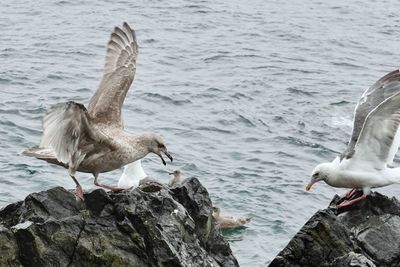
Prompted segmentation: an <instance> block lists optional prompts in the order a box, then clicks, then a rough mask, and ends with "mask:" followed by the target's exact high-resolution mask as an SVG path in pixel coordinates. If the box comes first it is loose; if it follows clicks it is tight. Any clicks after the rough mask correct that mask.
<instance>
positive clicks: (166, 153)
mask: <svg viewBox="0 0 400 267" xmlns="http://www.w3.org/2000/svg"><path fill="white" fill-rule="evenodd" d="M162 152H163V153H164V154H165V156H167V157H168V158H169V160H170V161H171V162H172V160H173V158H172V156H171V155H170V154H169V153H168V151H166V150H165V151H162ZM158 156H159V157H160V159H161V161H162V163H163V164H164V166H165V165H167V163H166V162H165V160H164V158H163V157H162V155H161V153H160V154H158Z"/></svg>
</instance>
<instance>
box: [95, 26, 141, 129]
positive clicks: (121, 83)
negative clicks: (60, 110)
mask: <svg viewBox="0 0 400 267" xmlns="http://www.w3.org/2000/svg"><path fill="white" fill-rule="evenodd" d="M137 55H138V45H137V42H136V36H135V32H134V31H133V30H132V29H131V28H130V27H129V25H128V24H127V23H126V22H125V23H124V24H123V26H122V27H121V28H119V27H115V29H114V31H113V32H112V34H111V37H110V40H109V42H108V45H107V54H106V62H105V65H104V73H103V79H102V81H101V83H100V85H99V87H98V89H97V91H96V93H95V95H94V96H93V97H92V99H91V100H90V103H89V106H88V111H89V114H90V116H91V118H92V119H93V121H94V122H100V123H105V124H108V125H110V124H113V125H117V126H119V127H122V120H121V109H122V105H123V103H124V99H125V96H126V94H127V92H128V90H129V87H130V86H131V84H132V81H133V78H134V76H135V71H136V58H137Z"/></svg>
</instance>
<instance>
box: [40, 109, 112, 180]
mask: <svg viewBox="0 0 400 267" xmlns="http://www.w3.org/2000/svg"><path fill="white" fill-rule="evenodd" d="M100 143H101V144H103V146H110V147H111V144H110V143H109V141H108V139H107V138H106V137H105V136H104V135H103V134H101V132H99V130H97V129H96V128H94V127H93V126H92V125H91V123H90V121H89V115H88V112H87V110H86V108H85V107H84V106H83V105H82V104H78V103H75V102H72V101H70V102H67V103H61V104H57V105H55V106H53V107H51V108H50V109H49V110H48V112H47V113H46V115H45V116H44V118H43V135H42V140H41V142H40V147H42V148H50V149H52V150H53V151H54V152H55V155H56V157H57V160H58V161H59V162H61V163H63V164H64V165H66V166H68V167H69V171H70V174H71V175H74V172H75V171H76V170H77V169H78V167H79V164H80V163H81V162H82V160H83V159H84V158H85V156H86V154H87V153H89V152H90V151H92V150H93V149H94V148H95V146H96V145H97V144H100Z"/></svg>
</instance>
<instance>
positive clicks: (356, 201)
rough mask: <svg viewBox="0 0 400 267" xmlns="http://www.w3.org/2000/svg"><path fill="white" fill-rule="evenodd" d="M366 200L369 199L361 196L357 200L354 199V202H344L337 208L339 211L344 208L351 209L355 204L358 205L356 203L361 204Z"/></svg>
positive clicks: (364, 195)
mask: <svg viewBox="0 0 400 267" xmlns="http://www.w3.org/2000/svg"><path fill="white" fill-rule="evenodd" d="M366 198H367V195H366V194H363V195H362V196H360V197H358V198H355V199H352V200H344V201H343V202H342V203H340V204H339V205H337V206H336V207H337V208H338V209H342V208H344V207H349V206H351V205H354V204H356V203H358V202H360V201H362V200H364V199H366Z"/></svg>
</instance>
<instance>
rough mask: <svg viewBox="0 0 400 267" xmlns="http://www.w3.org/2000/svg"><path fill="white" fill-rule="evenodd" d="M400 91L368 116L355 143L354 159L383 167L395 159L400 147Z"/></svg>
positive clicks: (372, 165)
mask: <svg viewBox="0 0 400 267" xmlns="http://www.w3.org/2000/svg"><path fill="white" fill-rule="evenodd" d="M399 125H400V93H397V94H395V95H393V96H391V97H389V98H388V99H386V100H385V101H383V102H382V103H381V104H380V105H378V106H377V107H376V108H375V109H373V110H372V111H371V112H370V113H369V114H368V116H367V118H366V120H365V123H364V125H363V127H362V130H361V132H360V136H359V138H358V141H357V143H356V145H355V154H354V156H353V160H356V161H364V162H367V163H368V164H370V166H371V167H373V168H376V169H383V168H385V167H386V165H387V164H390V163H391V162H392V161H393V158H394V156H395V154H396V152H397V150H398V148H399V141H400V138H399V135H398V129H399Z"/></svg>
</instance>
